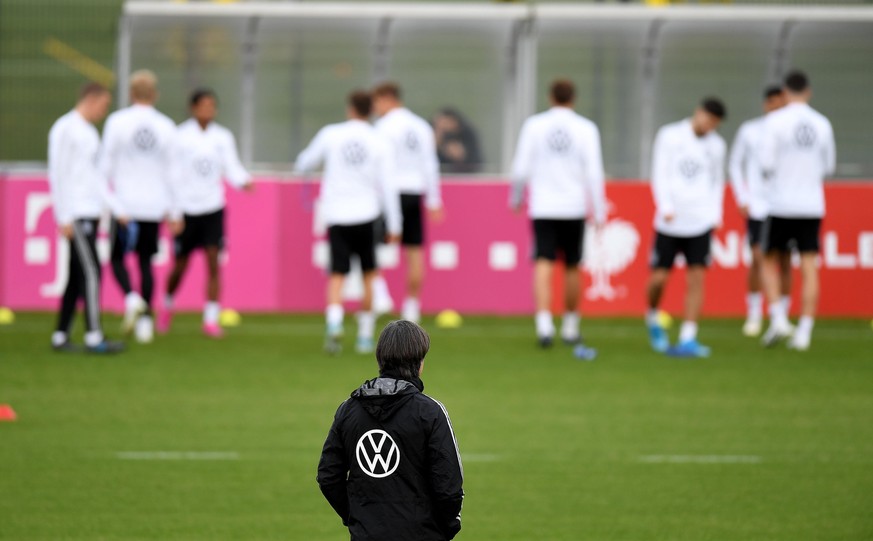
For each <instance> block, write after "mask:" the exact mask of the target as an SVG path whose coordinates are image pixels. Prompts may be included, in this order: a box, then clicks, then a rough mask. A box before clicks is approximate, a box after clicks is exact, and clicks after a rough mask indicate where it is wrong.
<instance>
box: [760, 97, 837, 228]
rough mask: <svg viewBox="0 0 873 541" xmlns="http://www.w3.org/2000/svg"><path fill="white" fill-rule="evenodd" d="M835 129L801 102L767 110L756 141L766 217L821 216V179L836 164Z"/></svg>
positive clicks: (823, 208) (823, 198) (822, 180)
mask: <svg viewBox="0 0 873 541" xmlns="http://www.w3.org/2000/svg"><path fill="white" fill-rule="evenodd" d="M836 161H837V150H836V143H835V142H834V131H833V128H832V127H831V123H830V121H828V119H827V118H825V116H824V115H822V114H821V113H819V112H818V111H816V110H815V109H813V108H812V107H810V106H809V105H807V104H805V103H790V104H788V105H786V106H785V107H783V108H781V109H777V110H776V111H773V112H772V113H770V114H768V115H767V117H766V121H765V124H764V136H763V140H762V142H761V164H762V166H763V169H764V173H765V175H766V178H767V181H766V182H767V187H766V192H767V202H768V205H769V212H770V215H771V216H777V217H780V218H821V217H822V216H824V213H825V197H824V178H825V177H826V176H828V175H832V174H833V173H834V170H835V168H836Z"/></svg>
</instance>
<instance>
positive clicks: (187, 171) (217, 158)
mask: <svg viewBox="0 0 873 541" xmlns="http://www.w3.org/2000/svg"><path fill="white" fill-rule="evenodd" d="M171 167H172V172H171V179H172V180H171V182H172V186H173V190H172V191H173V205H172V209H171V215H172V217H173V218H176V219H178V218H180V217H181V215H182V213H185V214H189V215H193V216H199V215H202V214H209V213H211V212H215V211H217V210H220V209H222V208H224V205H225V199H224V184H223V183H222V181H223V180H224V179H227V180H228V181H229V182H230V184H231V185H233V186H234V187H236V188H241V187H243V186H245V185H246V184H247V183H248V182H249V181H250V180H251V176H250V175H249V173H248V172H247V171H246V170H245V168H244V167H243V165H242V163H240V160H239V155H238V154H237V151H236V140H235V139H234V137H233V134H232V133H231V132H230V130H228V129H227V128H225V127H224V126H221V125H220V124H217V123H215V122H211V123H209V125H208V126H206V129H203V128H202V127H200V124H199V123H198V122H197V121H196V120H194V119H193V118H190V119H188V120H186V121H185V122H183V123H181V124H179V127H178V128H177V130H176V139H175V143H174V144H173V148H172V153H171Z"/></svg>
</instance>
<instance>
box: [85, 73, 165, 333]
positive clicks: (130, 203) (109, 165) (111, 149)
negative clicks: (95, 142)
mask: <svg viewBox="0 0 873 541" xmlns="http://www.w3.org/2000/svg"><path fill="white" fill-rule="evenodd" d="M157 82H158V81H157V77H155V74H154V73H152V72H151V71H148V70H139V71H136V72H134V73H133V74H132V75H131V78H130V100H131V102H132V104H131V105H130V107H126V108H124V109H121V110H120V111H116V112H115V113H113V114H111V115H109V118H108V119H107V120H106V128H105V130H104V132H103V151H102V153H101V156H100V168H101V171H102V172H103V174H104V175H106V176H107V177H108V178H109V179H110V181H111V183H112V187H113V189H114V191H115V194H116V197H117V198H118V200H119V201H120V203H121V206H122V210H123V213H124V215H125V216H126V217H128V218H129V220H130V221H129V222H128V223H126V224H125V223H122V222H121V221H119V219H118V218H119V216H117V215H114V216H113V217H112V222H111V225H110V237H111V240H112V272H113V274H114V275H115V279H116V281H117V282H118V285H119V286H121V289H122V290H123V291H124V294H125V298H124V305H125V310H124V331H125V332H126V333H130V332H132V331H135V336H136V340H137V341H138V342H151V340H152V337H153V336H154V324H153V320H152V309H151V305H152V295H153V291H154V277H153V273H152V256H153V255H155V253H157V251H158V229H159V225H160V222H161V221H162V220H164V219H165V218H167V216H168V215H169V213H170V207H171V204H172V197H171V190H170V175H169V154H170V146H171V144H172V141H173V138H174V135H175V132H176V125H175V124H174V123H173V121H172V120H170V119H169V118H168V117H167V116H166V115H164V114H162V113H161V112H160V111H158V110H157V109H155V106H154V104H155V102H156V101H157V99H158V89H157ZM176 227H177V228H178V227H181V225H176ZM129 251H132V252H136V255H137V258H138V260H139V272H140V281H139V285H140V290H139V291H136V290H134V289H133V287H132V285H131V282H130V275H129V274H128V270H127V267H126V265H125V255H126V254H127V253H128V252H129Z"/></svg>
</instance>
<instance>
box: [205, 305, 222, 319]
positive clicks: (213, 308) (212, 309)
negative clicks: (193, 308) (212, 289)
mask: <svg viewBox="0 0 873 541" xmlns="http://www.w3.org/2000/svg"><path fill="white" fill-rule="evenodd" d="M219 314H221V306H220V305H219V304H218V303H217V302H215V301H209V302H207V303H206V306H204V307H203V323H207V324H214V323H218V315H219Z"/></svg>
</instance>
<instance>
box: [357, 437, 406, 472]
mask: <svg viewBox="0 0 873 541" xmlns="http://www.w3.org/2000/svg"><path fill="white" fill-rule="evenodd" d="M355 457H357V459H358V466H360V467H361V469H362V470H364V473H366V474H367V475H369V476H370V477H375V478H376V479H381V478H383V477H388V476H389V475H391V474H392V473H394V472H395V470H397V466H399V465H400V448H398V447H397V444H396V443H395V442H394V438H392V437H391V436H390V435H388V433H387V432H385V431H384V430H379V429H375V430H370V431H369V432H367V433H365V434H364V435H363V436H361V439H359V440H358V445H357V446H356V448H355Z"/></svg>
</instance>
